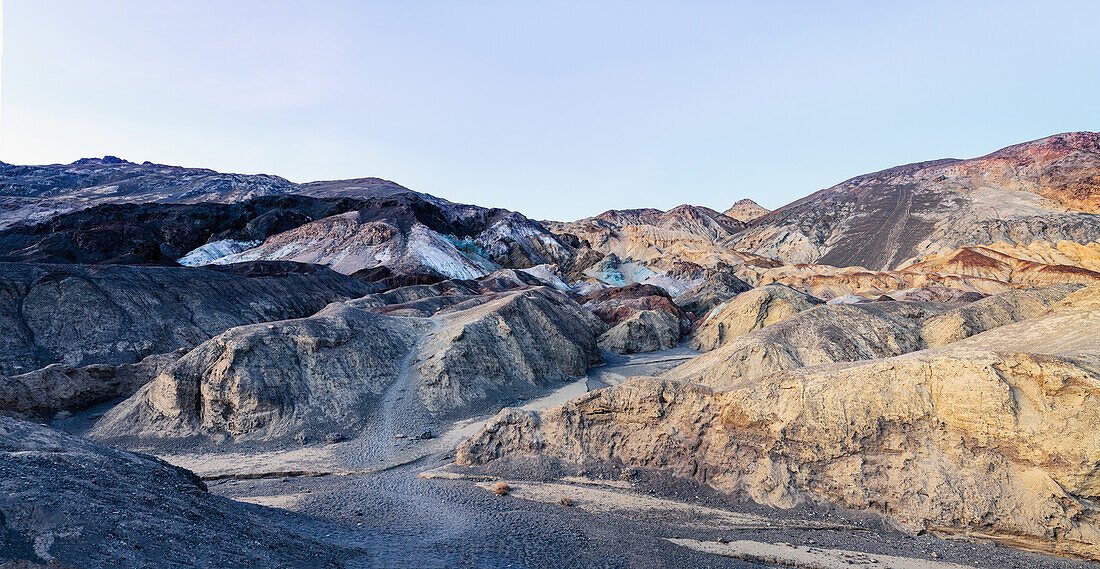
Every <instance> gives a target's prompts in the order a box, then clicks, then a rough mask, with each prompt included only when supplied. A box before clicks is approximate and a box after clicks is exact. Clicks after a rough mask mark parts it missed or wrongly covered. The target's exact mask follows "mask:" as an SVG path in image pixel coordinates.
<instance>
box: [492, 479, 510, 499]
mask: <svg viewBox="0 0 1100 569" xmlns="http://www.w3.org/2000/svg"><path fill="white" fill-rule="evenodd" d="M511 491H512V487H511V486H509V485H508V483H507V482H497V485H496V486H493V493H494V494H496V495H497V496H507V495H508V493H509V492H511Z"/></svg>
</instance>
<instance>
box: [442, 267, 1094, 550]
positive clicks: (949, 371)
mask: <svg viewBox="0 0 1100 569" xmlns="http://www.w3.org/2000/svg"><path fill="white" fill-rule="evenodd" d="M1098 314H1100V285H1094V286H1090V287H1086V288H1083V289H1081V290H1079V291H1077V292H1075V293H1073V294H1070V295H1069V296H1066V297H1065V298H1064V299H1063V300H1061V301H1058V302H1056V303H1055V304H1054V305H1053V307H1052V308H1051V310H1048V311H1045V312H1042V313H1040V314H1039V315H1037V316H1035V317H1033V318H1030V319H1026V320H1022V321H1020V322H1017V323H1015V324H1009V325H1007V326H1002V327H997V328H993V329H991V330H988V331H986V332H984V333H980V334H977V335H974V336H972V337H970V338H968V339H966V340H962V341H960V342H956V343H952V344H947V345H945V346H943V347H941V348H937V349H928V350H920V351H916V352H912V353H909V354H905V355H901V356H897V357H891V358H882V359H872V360H864V361H858V362H850V363H838V364H826V365H818V366H813V367H804V368H797V369H787V370H784V371H779V372H776V373H771V374H768V375H764V376H762V377H756V378H755V379H752V380H747V381H740V382H735V383H728V384H727V385H729V387H728V388H726V389H715V388H711V387H705V386H702V385H699V384H697V383H694V382H693V381H694V380H693V378H692V377H684V381H675V380H668V379H659V378H635V379H633V380H631V381H629V382H626V383H623V384H620V385H618V386H616V387H612V388H608V389H604V390H600V391H596V392H592V393H589V394H587V395H585V396H583V397H581V398H579V399H576V400H574V401H571V402H569V403H567V404H565V405H563V406H560V407H557V408H554V409H549V410H546V411H543V412H541V413H537V414H535V413H527V412H523V411H519V410H507V411H505V412H502V413H501V414H500V415H498V416H497V417H496V418H495V419H494V420H493V421H492V422H491V423H490V424H489V425H488V426H487V427H486V429H485V430H484V431H483V432H482V433H480V434H479V435H477V436H476V437H474V438H473V439H471V440H470V441H469V442H467V443H466V444H465V445H464V446H463V447H462V449H461V451H460V453H459V457H458V458H459V460H460V462H462V463H464V464H483V463H487V462H491V461H494V460H513V459H516V458H518V457H523V456H525V455H534V454H541V455H551V456H556V457H558V458H559V459H561V460H562V461H563V462H564V463H565V464H569V463H579V462H580V461H582V460H591V459H595V460H617V461H622V463H624V464H626V465H629V466H632V467H636V468H647V469H657V470H661V471H665V472H667V473H670V474H672V475H675V476H680V477H684V478H690V479H693V480H695V481H697V482H699V483H702V484H706V485H709V486H712V487H714V488H716V489H719V490H722V491H726V492H730V493H738V494H742V495H747V496H749V497H751V498H752V499H753V500H755V501H757V502H760V503H763V504H769V505H773V506H777V507H791V506H794V505H797V504H799V503H804V502H806V501H820V500H826V501H829V502H832V503H835V504H838V505H840V506H842V507H845V508H851V509H858V510H868V511H874V512H879V513H882V514H884V515H886V516H889V517H890V518H892V519H894V520H895V521H896V522H898V523H899V524H901V525H902V526H903V527H905V528H908V529H909V530H912V531H918V530H921V529H928V530H933V531H941V532H950V533H969V534H973V535H977V536H983V537H990V538H993V539H997V540H1001V541H1003V542H1005V543H1008V544H1011V545H1015V546H1022V547H1027V548H1032V549H1038V550H1043V551H1050V552H1055V553H1062V554H1074V555H1081V556H1085V557H1089V558H1092V559H1100V508H1098V507H1097V506H1096V503H1095V500H1097V499H1098V498H1100V406H1098V405H1096V402H1097V401H1098V400H1100V317H1097V315H1098ZM1052 329H1057V330H1058V331H1059V334H1060V335H1061V336H1060V337H1062V338H1063V339H1064V340H1063V341H1062V342H1058V341H1056V338H1057V337H1056V338H1055V340H1051V339H1049V338H1047V337H1048V336H1050V334H1049V332H1050V330H1052Z"/></svg>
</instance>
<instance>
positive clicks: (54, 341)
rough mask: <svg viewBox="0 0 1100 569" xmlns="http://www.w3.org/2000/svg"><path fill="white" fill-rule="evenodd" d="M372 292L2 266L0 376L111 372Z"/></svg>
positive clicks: (342, 280)
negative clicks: (56, 368) (108, 368)
mask: <svg viewBox="0 0 1100 569" xmlns="http://www.w3.org/2000/svg"><path fill="white" fill-rule="evenodd" d="M375 290H377V287H375V286H374V285H371V284H370V283H366V282H363V281H359V280H356V279H351V278H348V277H345V276H343V275H340V274H337V273H334V272H332V271H329V270H327V269H324V268H323V267H309V268H308V269H306V270H305V271H304V272H288V273H282V274H280V273H278V272H275V273H273V274H272V276H269V277H246V276H239V275H236V274H233V273H231V272H227V271H209V270H198V269H188V268H182V267H175V268H172V267H129V266H109V265H105V266H87V265H35V264H27V263H0V330H2V331H3V333H2V334H0V376H6V375H14V374H19V373H24V372H28V371H31V370H34V369H37V368H40V367H43V366H46V365H48V364H52V363H63V364H67V365H70V366H84V365H89V364H108V365H119V364H129V363H134V362H137V361H138V360H140V359H142V358H144V357H145V356H148V355H150V354H159V353H164V352H170V351H173V350H176V349H178V348H183V347H194V346H196V345H198V344H200V343H202V342H204V341H206V340H207V339H209V338H210V337H212V336H215V335H217V334H220V333H221V332H223V331H225V330H226V329H228V328H231V327H234V326H240V325H242V324H251V323H254V322H265V321H269V320H282V319H286V318H294V317H301V316H308V315H310V314H313V313H314V312H316V311H318V310H320V309H321V308H323V307H324V306H325V305H326V304H328V303H330V302H333V301H335V300H339V299H341V298H350V297H356V296H361V295H363V294H366V293H369V292H374V291H375Z"/></svg>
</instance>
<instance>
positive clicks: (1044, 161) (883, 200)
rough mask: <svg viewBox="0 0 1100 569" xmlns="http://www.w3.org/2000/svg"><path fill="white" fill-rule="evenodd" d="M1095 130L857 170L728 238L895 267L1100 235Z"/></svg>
mask: <svg viewBox="0 0 1100 569" xmlns="http://www.w3.org/2000/svg"><path fill="white" fill-rule="evenodd" d="M1098 149H1100V133H1090V132H1077V133H1067V134H1060V135H1055V136H1051V137H1047V138H1043V139H1040V140H1036V141H1033V142H1028V143H1024V144H1020V145H1016V146H1010V147H1008V148H1004V149H1002V150H999V151H997V152H994V153H992V154H989V155H987V156H983V157H981V158H975V159H971V160H956V159H943V160H933V161H929V162H920V163H915V164H908V165H905V166H898V167H896V168H890V169H888V170H883V171H881V172H875V173H873V174H866V175H863V176H858V177H855V178H852V179H850V180H847V181H845V182H842V183H840V184H838V185H836V186H834V187H832V188H828V189H825V190H821V191H820V192H817V193H815V194H812V195H810V196H807V197H805V198H803V199H801V200H798V201H796V202H794V203H791V204H789V205H786V206H783V207H781V208H779V209H777V210H775V211H773V212H771V213H769V214H767V215H765V216H764V217H762V218H759V219H757V220H755V221H754V222H753V223H752V227H751V228H750V229H749V230H748V231H745V232H743V233H741V234H739V235H737V236H735V237H734V238H731V239H730V240H729V241H728V243H727V244H728V246H730V247H732V248H735V249H739V250H744V251H749V252H752V253H755V254H758V255H763V256H767V257H772V258H775V259H779V260H781V261H783V262H786V263H809V262H814V263H820V264H826V265H834V266H838V267H845V266H861V267H865V268H868V269H875V270H880V269H893V268H897V267H900V266H903V265H905V264H907V263H910V262H912V261H913V260H915V259H918V258H921V257H925V256H927V255H931V254H936V253H941V252H944V251H945V250H950V249H956V248H958V247H962V246H971V245H985V244H990V243H994V242H997V241H1005V242H1007V243H1013V244H1019V245H1027V244H1029V243H1031V242H1032V241H1047V242H1051V243H1056V242H1058V241H1062V240H1067V241H1073V242H1077V243H1088V242H1090V241H1093V240H1096V239H1097V238H1100V216H1097V215H1096V213H1097V212H1098V211H1100V209H1098V208H1100V189H1098V188H1100V181H1098V180H1100V177H1098V176H1100V150H1098Z"/></svg>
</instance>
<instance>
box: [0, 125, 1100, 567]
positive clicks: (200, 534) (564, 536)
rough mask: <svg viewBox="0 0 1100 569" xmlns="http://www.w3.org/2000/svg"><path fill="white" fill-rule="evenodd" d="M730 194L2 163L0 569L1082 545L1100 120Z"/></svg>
mask: <svg viewBox="0 0 1100 569" xmlns="http://www.w3.org/2000/svg"><path fill="white" fill-rule="evenodd" d="M739 198H740V196H738V195H737V192H736V189H731V192H730V196H729V199H728V203H725V204H721V207H718V208H717V209H711V208H709V207H704V206H702V205H687V204H685V205H681V206H678V207H675V208H673V209H671V210H668V211H662V210H657V209H623V210H612V211H607V212H603V213H600V214H598V215H594V216H592V217H588V218H585V219H580V220H574V221H549V220H536V219H532V218H529V217H527V216H526V215H524V214H523V213H520V212H514V211H509V210H504V209H500V208H491V207H482V206H479V205H471V204H458V203H453V202H450V201H448V200H446V199H443V198H440V197H436V196H432V195H429V194H424V193H419V192H415V191H412V190H409V189H406V188H404V187H402V186H400V185H399V184H396V183H394V182H390V181H386V180H383V179H379V178H361V179H354V180H335V181H322V182H311V183H306V184H298V183H294V182H290V181H288V180H285V179H283V178H280V177H278V176H272V175H241V174H223V173H218V172H214V171H211V170H204V169H193V168H182V167H177V166H166V165H161V164H152V163H143V164H136V163H132V162H128V161H126V160H123V159H120V158H116V157H111V156H107V157H104V158H86V159H81V160H78V161H76V162H74V163H72V164H55V165H43V166H17V165H9V164H2V163H0V567H5V568H15V567H32V568H33V567H56V568H64V567H70V568H77V569H90V568H107V567H211V568H215V567H217V568H221V567H288V568H298V567H317V568H338V567H348V568H354V567H654V568H656V567H746V568H748V567H770V566H784V567H790V566H794V567H806V568H819V569H820V568H825V569H833V568H837V567H853V566H855V567H882V568H898V569H965V568H1000V567H1019V568H1029V569H1030V568H1034V567H1052V568H1084V567H1095V566H1097V565H1096V563H1097V562H1100V502H1098V500H1100V406H1098V404H1097V403H1098V401H1100V134H1098V133H1089V132H1078V133H1067V134H1060V135H1055V136H1051V137H1048V138H1044V139H1040V140H1036V141H1032V142H1027V143H1023V144H1019V145H1015V146H1010V147H1008V148H1004V149H1002V150H998V151H996V152H994V153H992V154H989V155H987V156H983V157H980V158H974V159H967V160H956V159H942V160H933V161H929V162H921V163H916V164H909V165H904V166H899V167H896V168H891V169H888V170H884V171H882V172H876V173H872V174H865V175H861V176H857V177H855V178H852V179H850V180H848V181H845V182H842V183H840V184H838V185H836V186H834V187H831V188H827V189H824V190H821V191H818V192H816V193H811V194H809V195H807V197H805V198H803V199H800V200H798V201H796V202H794V203H791V204H788V205H786V206H783V207H780V208H778V209H775V210H774V211H769V210H768V209H766V208H764V207H762V206H760V205H759V204H756V203H755V202H753V201H751V200H747V199H739ZM711 205H714V206H718V205H719V204H711ZM720 210H722V211H720Z"/></svg>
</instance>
